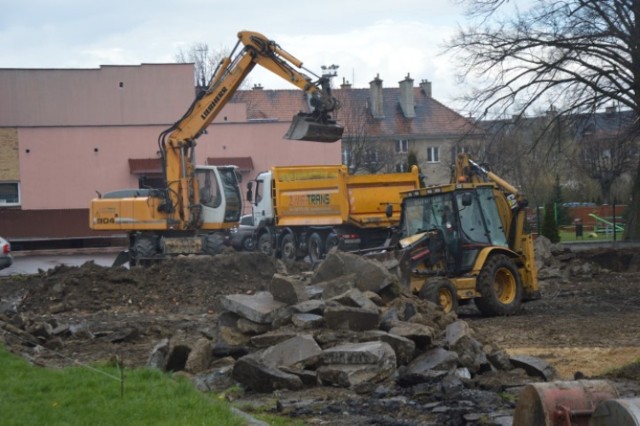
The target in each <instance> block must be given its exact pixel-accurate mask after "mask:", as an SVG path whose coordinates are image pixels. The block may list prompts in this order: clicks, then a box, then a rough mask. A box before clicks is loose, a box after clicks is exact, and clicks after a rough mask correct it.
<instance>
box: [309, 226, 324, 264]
mask: <svg viewBox="0 0 640 426" xmlns="http://www.w3.org/2000/svg"><path fill="white" fill-rule="evenodd" d="M307 246H308V247H309V259H310V260H311V263H316V262H319V261H320V260H321V259H322V255H323V252H322V237H321V236H320V234H318V233H317V232H314V233H313V234H311V236H310V237H309V243H307Z"/></svg>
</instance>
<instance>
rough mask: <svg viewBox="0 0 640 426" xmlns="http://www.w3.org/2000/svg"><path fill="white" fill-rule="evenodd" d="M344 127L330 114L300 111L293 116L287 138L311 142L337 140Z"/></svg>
mask: <svg viewBox="0 0 640 426" xmlns="http://www.w3.org/2000/svg"><path fill="white" fill-rule="evenodd" d="M343 131H344V128H343V127H342V126H339V125H338V124H336V122H335V120H332V119H331V118H330V116H329V115H328V114H315V113H311V114H307V113H304V112H300V113H298V114H296V115H294V116H293V121H292V123H291V127H289V131H287V133H286V134H285V135H284V137H285V139H291V140H296V141H309V142H328V143H330V142H336V141H338V140H339V139H340V138H342V132H343Z"/></svg>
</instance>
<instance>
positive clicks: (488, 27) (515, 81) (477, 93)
mask: <svg viewBox="0 0 640 426" xmlns="http://www.w3.org/2000/svg"><path fill="white" fill-rule="evenodd" d="M461 3H464V4H466V5H467V6H469V13H470V18H471V19H472V24H473V22H474V19H479V21H477V22H476V24H477V26H470V27H468V28H463V29H461V30H460V31H459V33H458V34H457V35H456V36H455V37H454V38H453V39H452V40H451V41H450V42H449V43H448V47H449V48H450V49H451V50H452V51H454V52H457V53H458V54H459V56H458V57H457V59H458V60H459V63H460V64H459V65H460V68H459V69H460V70H461V75H460V77H461V78H462V79H463V80H464V79H469V78H471V77H476V78H478V79H479V80H480V83H479V84H480V86H479V88H477V89H475V90H473V91H472V93H470V96H469V97H468V98H467V99H468V101H469V105H468V106H469V108H470V109H471V111H473V112H475V114H476V115H477V116H480V117H487V116H491V115H493V114H496V115H498V116H500V115H504V114H509V115H511V114H514V113H516V114H522V113H524V112H526V111H527V110H528V109H530V108H532V107H534V106H536V105H541V104H547V105H549V104H551V105H554V106H555V107H556V108H557V111H558V115H557V119H558V120H560V118H561V117H564V116H567V115H571V114H574V115H575V114H579V113H589V112H593V111H598V110H601V109H603V108H604V107H605V106H606V104H607V103H609V102H611V101H612V100H614V101H615V102H616V103H618V104H619V105H621V106H622V108H626V109H629V110H631V111H632V112H633V114H634V115H635V117H638V116H640V90H639V88H640V72H638V70H637V69H638V65H637V64H639V63H640V2H639V1H636V0H607V1H603V0H561V1H558V0H537V1H534V2H531V3H530V5H531V6H530V8H529V9H527V10H525V11H522V12H520V11H518V10H517V9H515V7H514V11H513V12H512V13H513V17H512V18H511V19H505V16H506V15H505V14H504V13H499V12H501V11H504V9H506V8H507V7H509V6H511V5H514V2H509V1H505V0H461ZM489 12H491V13H489ZM638 128H640V123H639V122H638V120H635V121H634V123H633V128H632V129H631V131H632V132H633V134H636V133H637V132H638ZM633 139H634V140H635V138H633ZM637 170H640V167H638V168H637ZM634 188H635V189H634V191H633V199H632V203H631V205H630V213H631V214H630V215H629V222H628V223H627V227H626V232H627V233H626V237H627V238H634V239H635V238H640V173H639V172H638V171H636V177H635V184H634Z"/></svg>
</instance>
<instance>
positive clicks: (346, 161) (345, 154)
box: [342, 149, 349, 164]
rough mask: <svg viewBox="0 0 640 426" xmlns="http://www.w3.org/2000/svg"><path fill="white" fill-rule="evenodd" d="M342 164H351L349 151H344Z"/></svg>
mask: <svg viewBox="0 0 640 426" xmlns="http://www.w3.org/2000/svg"><path fill="white" fill-rule="evenodd" d="M342 164H349V151H347V150H346V149H345V150H344V151H342Z"/></svg>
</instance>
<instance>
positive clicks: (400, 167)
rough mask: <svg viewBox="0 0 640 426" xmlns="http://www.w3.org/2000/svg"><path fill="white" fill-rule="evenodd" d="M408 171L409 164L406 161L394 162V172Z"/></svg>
mask: <svg viewBox="0 0 640 426" xmlns="http://www.w3.org/2000/svg"><path fill="white" fill-rule="evenodd" d="M408 171H409V164H407V163H398V164H396V172H398V173H404V172H408Z"/></svg>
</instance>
